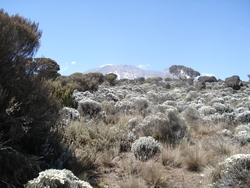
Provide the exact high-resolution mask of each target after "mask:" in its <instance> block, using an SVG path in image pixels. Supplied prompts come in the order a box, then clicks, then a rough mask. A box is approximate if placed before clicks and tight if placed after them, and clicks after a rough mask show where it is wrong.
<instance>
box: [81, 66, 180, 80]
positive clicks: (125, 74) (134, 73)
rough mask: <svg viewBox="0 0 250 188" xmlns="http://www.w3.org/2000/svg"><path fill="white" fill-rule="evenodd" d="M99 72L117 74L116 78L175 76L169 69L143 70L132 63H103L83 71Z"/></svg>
mask: <svg viewBox="0 0 250 188" xmlns="http://www.w3.org/2000/svg"><path fill="white" fill-rule="evenodd" d="M90 72H100V73H102V74H109V73H114V74H116V75H117V79H124V78H126V79H135V78H139V77H144V78H145V79H147V78H150V77H162V78H167V77H169V78H176V75H174V74H171V73H170V72H169V69H165V70H164V71H153V70H145V69H141V68H138V67H136V66H132V65H111V64H108V65H103V66H100V67H97V68H94V69H91V70H88V71H86V72H84V74H86V73H90Z"/></svg>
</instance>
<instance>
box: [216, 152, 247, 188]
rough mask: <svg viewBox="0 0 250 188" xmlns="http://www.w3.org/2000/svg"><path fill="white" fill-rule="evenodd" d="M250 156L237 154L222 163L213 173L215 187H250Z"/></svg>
mask: <svg viewBox="0 0 250 188" xmlns="http://www.w3.org/2000/svg"><path fill="white" fill-rule="evenodd" d="M249 177H250V155H249V154H236V155H233V156H231V157H229V158H227V159H226V160H225V161H224V162H222V163H220V164H219V165H218V166H217V167H216V169H215V170H214V172H213V181H214V184H213V187H215V188H217V187H218V188H234V187H249V185H250V179H249Z"/></svg>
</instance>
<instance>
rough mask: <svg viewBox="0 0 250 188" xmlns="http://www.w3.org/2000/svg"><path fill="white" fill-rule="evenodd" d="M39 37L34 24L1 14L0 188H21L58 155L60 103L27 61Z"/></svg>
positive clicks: (33, 65)
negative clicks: (15, 187)
mask: <svg viewBox="0 0 250 188" xmlns="http://www.w3.org/2000/svg"><path fill="white" fill-rule="evenodd" d="M41 35H42V32H41V31H40V30H39V29H38V24H37V23H35V22H31V21H30V20H28V19H25V18H23V17H21V16H19V15H13V16H9V15H8V14H7V13H5V12H4V11H3V10H0V44H1V45H0V145H1V148H0V159H1V160H0V169H1V170H0V187H6V186H9V187H14V186H17V187H20V186H22V184H24V183H27V181H28V179H29V178H34V176H36V175H37V173H38V172H39V171H40V170H42V169H45V168H48V167H50V166H53V165H54V164H55V161H56V160H57V158H59V157H60V153H61V151H60V150H61V148H60V144H59V142H58V139H57V138H58V137H57V135H56V134H55V132H53V131H51V130H53V129H54V128H55V126H56V122H57V119H58V111H59V108H60V104H59V103H58V101H57V100H56V99H55V98H54V96H53V95H51V90H50V86H49V85H48V83H47V81H46V80H44V79H42V78H41V77H39V76H38V72H39V65H38V64H36V63H34V62H31V61H30V59H32V58H33V56H34V54H35V53H36V52H37V50H38V48H39V46H40V38H41ZM45 145H46V146H47V147H44V146H45Z"/></svg>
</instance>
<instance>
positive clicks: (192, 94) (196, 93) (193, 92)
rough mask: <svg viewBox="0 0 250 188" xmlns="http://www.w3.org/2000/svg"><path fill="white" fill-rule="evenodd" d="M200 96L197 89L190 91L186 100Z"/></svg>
mask: <svg viewBox="0 0 250 188" xmlns="http://www.w3.org/2000/svg"><path fill="white" fill-rule="evenodd" d="M198 96H199V93H198V92H197V91H190V92H189V93H188V94H187V96H186V98H185V101H187V102H188V101H192V100H194V99H195V98H197V97H198Z"/></svg>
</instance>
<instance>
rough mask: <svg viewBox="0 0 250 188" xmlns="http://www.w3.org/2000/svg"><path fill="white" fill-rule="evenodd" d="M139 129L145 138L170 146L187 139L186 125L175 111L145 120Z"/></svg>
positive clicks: (158, 114)
mask: <svg viewBox="0 0 250 188" xmlns="http://www.w3.org/2000/svg"><path fill="white" fill-rule="evenodd" d="M141 129H142V131H143V134H144V135H145V136H153V137H154V138H155V139H157V140H160V141H162V142H166V143H170V144H177V143H179V142H180V141H181V140H182V139H184V138H188V137H189V132H188V128H187V125H186V124H185V122H184V120H183V119H181V118H180V117H179V114H178V112H177V111H175V110H169V111H168V112H166V114H163V113H157V114H156V115H155V116H149V117H147V118H145V119H144V121H143V122H142V125H141Z"/></svg>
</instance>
